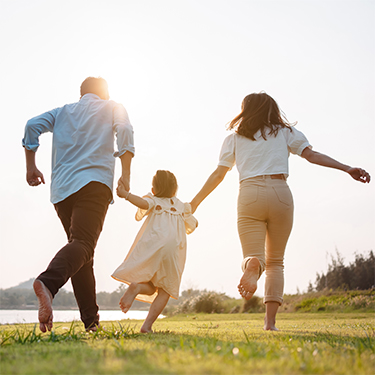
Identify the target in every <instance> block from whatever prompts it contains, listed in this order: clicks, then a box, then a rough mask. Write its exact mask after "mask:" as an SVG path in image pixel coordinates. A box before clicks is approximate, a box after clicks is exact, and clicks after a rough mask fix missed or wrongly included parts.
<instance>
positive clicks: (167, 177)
mask: <svg viewBox="0 0 375 375" xmlns="http://www.w3.org/2000/svg"><path fill="white" fill-rule="evenodd" d="M152 188H153V189H154V195H155V196H156V197H159V198H172V197H174V196H175V194H176V192H177V188H178V185H177V180H176V177H175V175H174V174H173V173H172V172H169V171H162V170H159V171H156V174H155V176H154V177H153V179H152Z"/></svg>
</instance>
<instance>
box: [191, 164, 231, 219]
mask: <svg viewBox="0 0 375 375" xmlns="http://www.w3.org/2000/svg"><path fill="white" fill-rule="evenodd" d="M228 171H229V168H228V167H223V166H221V165H219V166H218V167H217V168H216V169H215V171H214V172H213V173H212V174H211V176H210V177H208V179H207V181H206V183H205V184H204V185H203V187H202V189H201V190H200V192H199V193H198V194H197V195H196V196H195V197H194V199H193V200H192V201H191V202H190V205H191V210H192V213H194V212H195V211H196V209H197V208H198V206H199V205H200V204H201V203H202V202H203V201H204V199H205V198H206V197H207V196H208V195H210V194H211V193H212V192H213V191H214V190H215V189H216V187H217V186H218V185H219V184H220V182H221V181H223V180H224V177H225V175H226V174H227V172H228Z"/></svg>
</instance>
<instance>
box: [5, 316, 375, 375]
mask: <svg viewBox="0 0 375 375" xmlns="http://www.w3.org/2000/svg"><path fill="white" fill-rule="evenodd" d="M374 317H375V315H374V313H351V314H346V313H341V314H340V313H339V314H323V313H304V314H302V313H293V314H290V313H289V314H288V313H281V314H279V315H278V327H279V329H280V331H279V332H264V331H263V330H262V321H263V314H202V315H201V314H198V315H184V316H174V317H171V318H165V319H160V320H158V321H157V322H156V323H155V325H154V328H155V330H156V333H154V334H151V335H142V334H139V333H138V331H139V328H140V326H141V323H142V322H141V321H135V320H123V321H121V322H102V324H103V327H104V329H103V330H101V331H99V332H96V333H90V334H88V333H86V332H84V330H83V325H82V324H81V323H79V322H75V323H72V324H70V323H68V324H67V323H60V324H59V323H55V325H54V330H53V331H52V333H51V332H50V333H46V334H42V333H41V332H40V331H39V329H38V328H37V327H35V326H34V325H8V326H1V327H0V344H1V347H0V354H1V357H0V359H1V362H0V363H1V367H0V373H1V374H2V375H6V374H39V375H43V374H189V375H193V374H225V375H229V374H350V375H353V374H374V373H375V331H374V329H375V324H374V323H375V322H374Z"/></svg>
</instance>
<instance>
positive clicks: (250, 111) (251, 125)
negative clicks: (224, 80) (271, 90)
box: [228, 92, 296, 141]
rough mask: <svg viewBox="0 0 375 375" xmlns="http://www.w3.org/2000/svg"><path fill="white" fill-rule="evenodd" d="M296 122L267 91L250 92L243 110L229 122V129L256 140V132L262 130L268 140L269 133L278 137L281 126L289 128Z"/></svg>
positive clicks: (243, 103)
mask: <svg viewBox="0 0 375 375" xmlns="http://www.w3.org/2000/svg"><path fill="white" fill-rule="evenodd" d="M295 124H296V123H293V124H291V123H289V122H288V120H287V119H286V117H285V115H284V113H282V112H281V111H280V109H279V106H278V105H277V103H276V101H275V100H274V99H273V98H271V97H270V96H269V95H267V94H266V93H265V92H261V93H259V94H255V93H254V94H250V95H248V96H246V97H245V99H244V100H243V102H242V111H241V113H240V114H239V115H238V116H236V117H235V118H234V119H233V120H232V121H231V122H230V124H229V126H228V130H232V129H234V130H235V132H236V133H237V134H240V135H243V136H244V137H246V138H249V139H251V140H253V141H255V140H256V139H255V137H254V135H255V133H256V132H257V131H259V130H260V132H261V135H262V137H263V138H264V139H265V140H266V139H267V135H274V136H275V137H276V135H277V133H278V131H279V129H280V128H288V129H290V131H292V128H291V127H292V126H294V125H295ZM267 130H268V131H267Z"/></svg>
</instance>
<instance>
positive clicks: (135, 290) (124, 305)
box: [119, 283, 156, 314]
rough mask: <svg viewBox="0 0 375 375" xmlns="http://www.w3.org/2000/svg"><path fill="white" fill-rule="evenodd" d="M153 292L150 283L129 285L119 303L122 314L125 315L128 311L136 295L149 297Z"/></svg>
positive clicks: (153, 289) (153, 288)
mask: <svg viewBox="0 0 375 375" xmlns="http://www.w3.org/2000/svg"><path fill="white" fill-rule="evenodd" d="M155 290H156V288H155V287H154V286H153V285H152V283H131V284H130V285H129V287H128V289H127V290H126V292H125V293H124V295H123V296H122V297H121V299H120V302H119V305H120V307H121V310H122V312H123V313H125V314H126V313H127V312H128V311H129V309H130V308H131V306H132V304H133V302H134V299H135V297H137V294H147V295H151V294H154V293H155Z"/></svg>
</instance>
